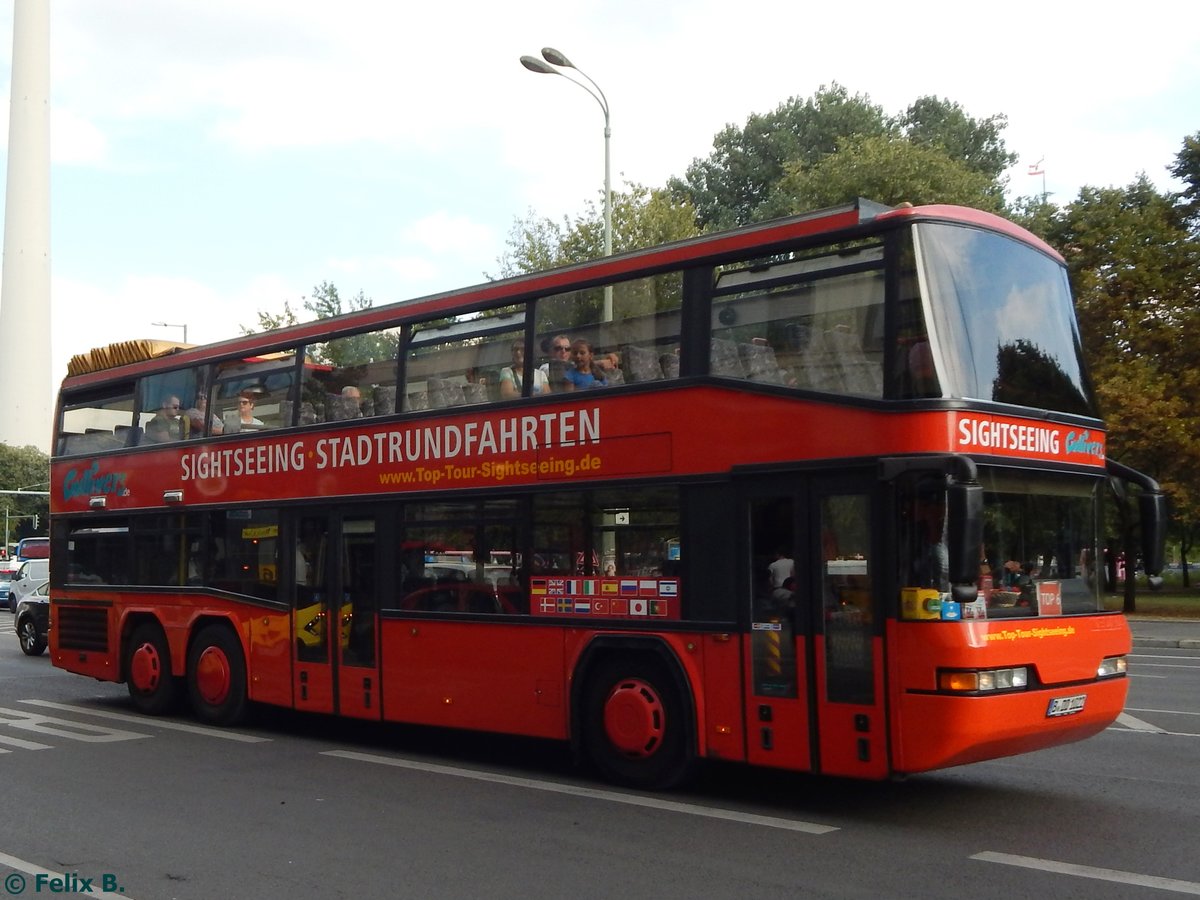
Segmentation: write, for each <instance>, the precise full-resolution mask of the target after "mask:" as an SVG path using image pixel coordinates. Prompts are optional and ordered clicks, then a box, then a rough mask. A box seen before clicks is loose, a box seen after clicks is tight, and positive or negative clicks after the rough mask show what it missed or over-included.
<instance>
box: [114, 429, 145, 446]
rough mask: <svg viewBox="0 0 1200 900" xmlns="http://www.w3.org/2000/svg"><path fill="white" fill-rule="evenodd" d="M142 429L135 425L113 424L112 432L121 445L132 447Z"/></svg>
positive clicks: (135, 443)
mask: <svg viewBox="0 0 1200 900" xmlns="http://www.w3.org/2000/svg"><path fill="white" fill-rule="evenodd" d="M141 433H142V429H141V428H139V427H138V426H136V425H114V426H113V434H114V435H116V437H117V440H118V441H120V442H121V446H122V447H134V446H136V445H137V442H138V438H139V437H140V436H141Z"/></svg>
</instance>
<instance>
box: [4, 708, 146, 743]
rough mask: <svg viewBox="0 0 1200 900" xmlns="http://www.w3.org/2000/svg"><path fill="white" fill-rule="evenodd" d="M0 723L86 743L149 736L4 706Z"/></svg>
mask: <svg viewBox="0 0 1200 900" xmlns="http://www.w3.org/2000/svg"><path fill="white" fill-rule="evenodd" d="M0 725H8V726H10V727H12V728H20V729H21V730H22V731H32V732H35V733H37V734H50V735H53V736H54V737H65V738H70V739H71V740H73V741H83V742H85V743H88V744H111V743H112V742H113V741H132V740H135V739H137V738H145V737H150V735H148V734H142V733H141V732H137V731H122V730H121V729H119V728H102V727H101V726H99V725H85V724H84V723H82V722H71V721H68V720H67V719H56V718H55V717H54V716H43V715H39V714H38V713H31V712H26V711H25V710H23V709H5V708H4V707H0Z"/></svg>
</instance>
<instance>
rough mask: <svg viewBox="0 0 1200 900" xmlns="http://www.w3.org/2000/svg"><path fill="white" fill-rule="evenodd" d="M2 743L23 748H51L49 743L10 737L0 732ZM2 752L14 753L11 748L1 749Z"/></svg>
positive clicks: (0, 742) (0, 741)
mask: <svg viewBox="0 0 1200 900" xmlns="http://www.w3.org/2000/svg"><path fill="white" fill-rule="evenodd" d="M0 744H7V745H8V746H9V747H17V748H19V749H21V750H51V749H53V748H52V747H51V746H50V745H49V744H39V743H38V742H37V741H25V740H22V739H21V738H15V737H8V736H6V735H3V734H0ZM0 753H12V751H11V750H0Z"/></svg>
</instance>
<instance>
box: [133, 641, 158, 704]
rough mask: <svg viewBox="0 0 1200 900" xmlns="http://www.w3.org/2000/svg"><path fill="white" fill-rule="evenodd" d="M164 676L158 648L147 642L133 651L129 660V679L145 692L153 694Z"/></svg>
mask: <svg viewBox="0 0 1200 900" xmlns="http://www.w3.org/2000/svg"><path fill="white" fill-rule="evenodd" d="M162 678H163V672H162V657H160V656H159V655H158V648H157V647H155V646H154V645H153V644H151V643H149V642H146V643H144V644H142V646H140V647H138V648H137V649H136V650H134V651H133V656H132V657H131V658H130V660H129V680H130V681H132V682H133V686H134V687H135V688H137V689H138V690H139V691H141V692H142V693H143V694H152V693H154V691H155V690H157V688H158V684H159V682H160V681H161V680H162Z"/></svg>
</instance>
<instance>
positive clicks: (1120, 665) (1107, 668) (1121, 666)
mask: <svg viewBox="0 0 1200 900" xmlns="http://www.w3.org/2000/svg"><path fill="white" fill-rule="evenodd" d="M1127 666H1128V663H1127V662H1126V661H1125V657H1123V656H1110V657H1108V658H1107V659H1102V660H1100V665H1099V667H1098V668H1097V669H1096V677H1097V678H1112V677H1114V676H1116V675H1124V674H1125V669H1126V667H1127Z"/></svg>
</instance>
